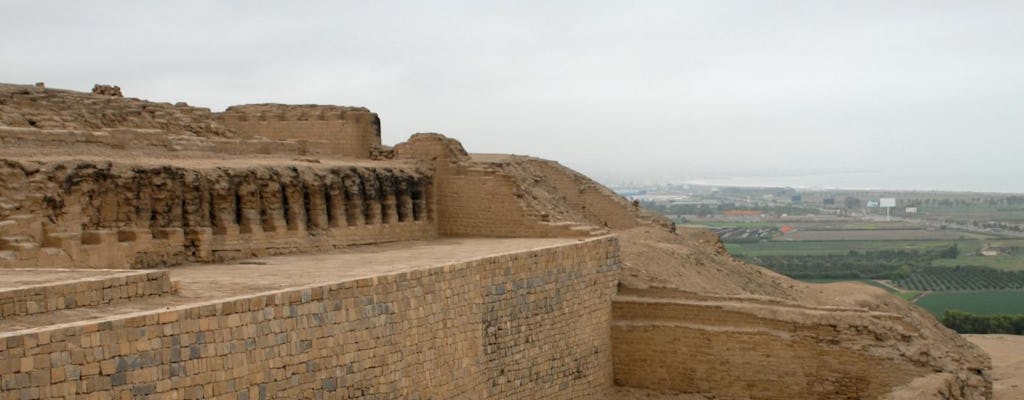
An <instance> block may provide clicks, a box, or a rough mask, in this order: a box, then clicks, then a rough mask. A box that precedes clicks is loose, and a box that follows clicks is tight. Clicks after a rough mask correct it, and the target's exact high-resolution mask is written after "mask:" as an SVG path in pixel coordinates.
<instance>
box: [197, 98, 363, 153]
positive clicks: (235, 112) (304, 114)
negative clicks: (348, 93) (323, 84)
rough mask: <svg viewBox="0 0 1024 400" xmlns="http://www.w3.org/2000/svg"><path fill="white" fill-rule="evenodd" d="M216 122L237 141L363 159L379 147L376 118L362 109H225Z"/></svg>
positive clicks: (270, 106)
mask: <svg viewBox="0 0 1024 400" xmlns="http://www.w3.org/2000/svg"><path fill="white" fill-rule="evenodd" d="M217 121H218V122H220V123H221V124H223V125H224V126H226V127H228V128H230V129H231V130H233V131H234V132H235V133H236V134H238V135H239V136H240V137H257V136H258V137H263V138H267V139H270V140H277V141H286V142H294V141H298V142H309V143H310V144H314V145H312V146H310V147H316V148H319V149H320V151H324V150H326V151H327V152H329V153H332V154H333V155H336V156H343V157H351V158H361V159H366V158H370V151H371V149H374V148H378V147H380V145H381V139H380V118H378V117H377V114H376V113H372V112H370V111H369V110H367V109H365V108H362V107H339V106H319V105H284V104H252V105H243V106H232V107H229V108H228V109H227V110H225V111H224V112H223V113H221V114H218V116H217Z"/></svg>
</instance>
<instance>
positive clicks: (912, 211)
mask: <svg viewBox="0 0 1024 400" xmlns="http://www.w3.org/2000/svg"><path fill="white" fill-rule="evenodd" d="M905 211H906V212H907V214H917V207H907V209H906V210H905Z"/></svg>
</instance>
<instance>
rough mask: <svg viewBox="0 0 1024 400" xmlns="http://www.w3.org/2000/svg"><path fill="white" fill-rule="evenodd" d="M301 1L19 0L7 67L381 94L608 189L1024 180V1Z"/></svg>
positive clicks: (77, 81) (231, 95)
mask: <svg viewBox="0 0 1024 400" xmlns="http://www.w3.org/2000/svg"><path fill="white" fill-rule="evenodd" d="M242 4H244V5H245V6H243V5H242ZM290 4H292V5H291V6H282V5H278V4H276V3H270V2H246V3H233V2H222V1H182V2H174V3H148V2H127V1H103V2H72V1H41V2H31V3H16V4H12V3H8V4H5V5H3V6H0V10H2V11H3V12H0V34H2V35H3V36H4V37H5V38H7V40H5V41H3V42H2V43H0V51H2V52H3V53H4V54H6V55H8V57H9V58H8V61H7V62H5V63H3V64H2V65H0V81H2V82H11V83H33V82H37V81H44V82H46V83H47V86H49V87H57V88H67V89H74V90H84V91H87V90H89V89H90V88H91V87H92V85H93V84H94V83H111V84H117V85H120V86H121V87H122V88H123V90H124V93H125V95H126V96H130V97H140V98H145V99H149V100H154V101H166V102H176V101H186V102H188V103H189V104H192V105H197V106H203V107H210V108H212V109H214V110H221V109H223V108H224V107H226V106H228V105H232V104H243V103H257V102H279V103H301V104H306V103H323V104H341V105H356V106H365V107H367V108H370V109H371V110H373V111H375V112H377V113H379V114H380V116H381V119H382V121H383V123H382V128H383V140H384V142H385V143H386V144H394V143H396V142H400V141H402V140H404V139H405V138H407V137H408V136H409V135H410V134H412V133H414V132H441V133H444V134H446V135H448V136H451V137H454V138H457V139H459V140H460V141H461V142H462V143H463V144H464V145H465V147H466V149H467V150H469V151H470V152H480V153H492V152H501V153H516V154H529V155H533V156H538V157H543V158H548V159H554V160H558V161H560V162H562V163H563V164H565V165H567V166H570V167H572V168H574V169H577V170H579V171H580V172H583V173H585V174H588V175H592V176H594V177H595V178H597V179H599V180H600V181H602V182H604V183H608V184H618V183H623V182H629V181H633V182H648V183H659V182H660V183H669V182H685V181H690V182H698V181H704V182H716V183H719V184H727V183H725V182H737V184H738V185H740V183H742V185H748V186H749V184H753V185H761V186H794V187H814V186H828V187H852V188H899V189H907V190H959V191H986V192H1018V193H1019V192H1024V179H1020V177H1021V176H1024V159H1022V157H1021V156H1020V155H1021V149H1024V135H1021V131H1024V129H1022V128H1024V112H1022V111H1024V52H1022V51H1020V50H1019V44H1020V43H1022V42H1024V24H1020V23H1019V19H1020V18H1019V17H1020V16H1021V15H1024V3H1022V2H1013V1H1005V2H1004V1H976V2H962V1H957V2H954V1H901V2H891V1H861V2H848V1H816V2H806V1H782V2H757V1H726V2H696V1H658V2H643V3H640V4H633V3H623V2H611V1H588V2H559V3H550V2H507V3H505V2H499V3H493V2H486V3H485V2H468V1H466V2H455V1H439V2H412V1H396V2H349V1H342V2H302V3H290ZM779 183H783V184H781V185H780V184H779Z"/></svg>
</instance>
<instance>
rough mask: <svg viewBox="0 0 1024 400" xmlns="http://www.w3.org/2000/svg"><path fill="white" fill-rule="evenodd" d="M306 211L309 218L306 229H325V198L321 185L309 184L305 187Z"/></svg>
mask: <svg viewBox="0 0 1024 400" xmlns="http://www.w3.org/2000/svg"><path fill="white" fill-rule="evenodd" d="M305 193H306V196H307V197H308V198H309V201H307V202H306V205H307V208H306V213H307V214H308V216H309V218H308V221H309V227H308V229H311V230H312V229H317V230H323V229H327V219H328V218H327V198H326V192H325V190H324V187H323V186H321V185H310V186H307V187H306V191H305Z"/></svg>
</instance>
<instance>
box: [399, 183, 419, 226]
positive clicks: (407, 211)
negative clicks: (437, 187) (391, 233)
mask: <svg viewBox="0 0 1024 400" xmlns="http://www.w3.org/2000/svg"><path fill="white" fill-rule="evenodd" d="M409 192H410V190H409V185H405V186H404V187H402V188H401V190H400V191H399V192H398V221H399V222H412V221H413V220H414V219H415V218H414V215H413V214H415V213H414V212H413V205H412V195H410V193H409Z"/></svg>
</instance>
